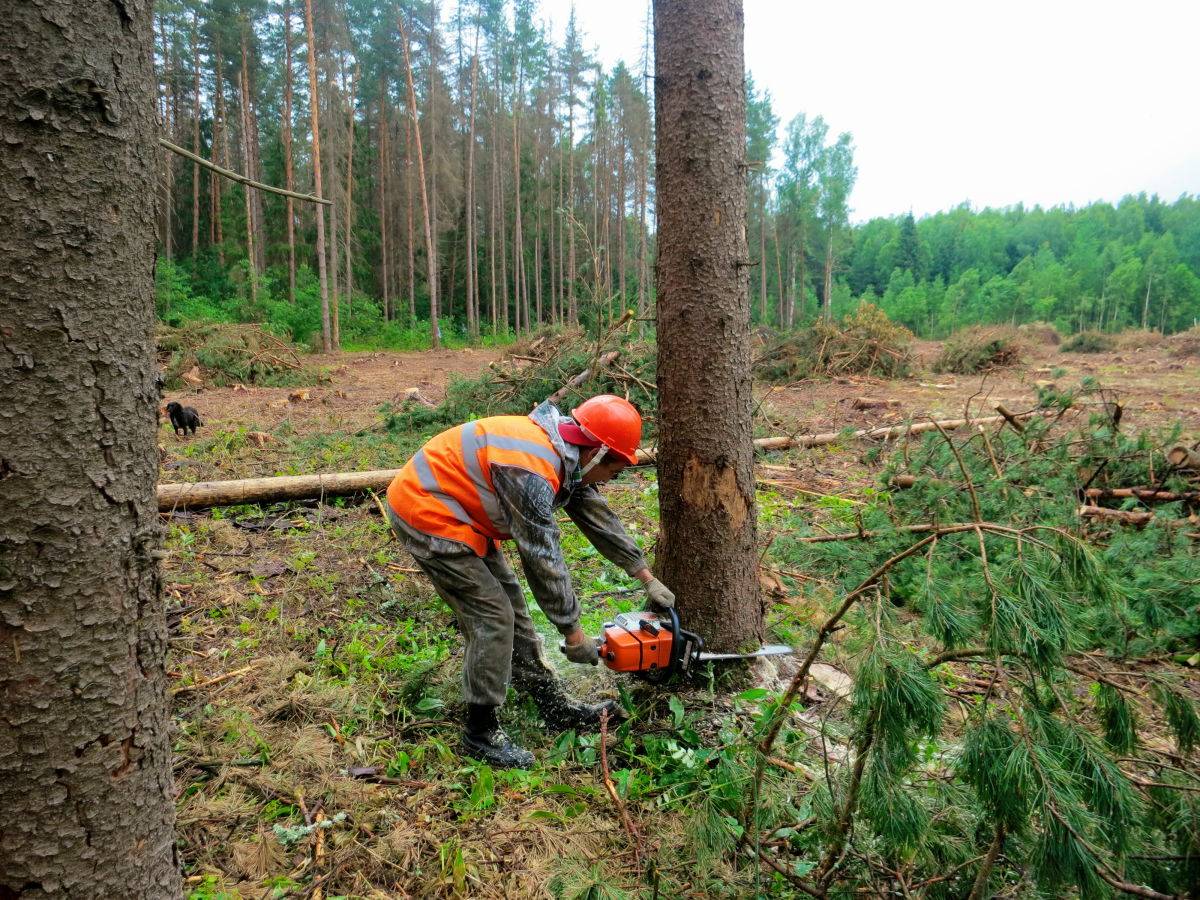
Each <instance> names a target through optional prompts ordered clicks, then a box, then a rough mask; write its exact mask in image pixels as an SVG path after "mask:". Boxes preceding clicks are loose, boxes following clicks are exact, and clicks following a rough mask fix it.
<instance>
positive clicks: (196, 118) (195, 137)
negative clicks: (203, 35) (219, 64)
mask: <svg viewBox="0 0 1200 900" xmlns="http://www.w3.org/2000/svg"><path fill="white" fill-rule="evenodd" d="M192 94H193V98H192V99H193V103H192V153H194V154H196V156H199V155H200V14H199V13H197V12H196V11H195V10H192ZM199 252H200V164H199V163H192V264H193V265H195V260H196V254H197V253H199Z"/></svg>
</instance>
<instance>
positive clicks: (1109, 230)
mask: <svg viewBox="0 0 1200 900" xmlns="http://www.w3.org/2000/svg"><path fill="white" fill-rule="evenodd" d="M443 6H444V7H445V8H444V9H443V8H442V7H443ZM156 10H157V13H156V15H157V28H156V33H157V45H156V62H157V64H158V73H159V91H158V97H159V104H158V113H159V117H160V119H161V120H162V122H163V133H164V134H165V135H166V136H168V137H169V138H170V139H171V140H173V141H174V142H175V143H177V144H181V145H184V146H186V147H188V148H190V149H192V150H193V151H194V152H198V153H199V154H200V155H202V156H204V157H205V158H208V159H212V160H213V161H214V162H217V163H219V164H221V165H224V166H227V167H229V168H234V169H244V170H247V174H249V175H250V176H251V177H253V178H256V179H258V180H261V181H266V182H269V183H273V184H279V185H287V186H292V187H294V188H295V189H297V190H300V191H305V192H307V191H313V190H315V189H316V187H317V184H320V190H321V191H322V192H323V193H324V194H325V195H326V196H328V197H329V198H331V199H332V200H333V201H334V204H335V205H334V206H333V208H332V209H330V210H328V212H327V214H326V220H325V221H324V222H319V220H318V218H317V216H316V211H315V209H314V208H313V207H312V205H311V204H307V203H296V202H291V201H288V200H285V199H284V198H282V197H278V196H274V195H265V194H263V195H260V194H259V193H258V192H254V191H251V192H250V195H249V196H246V191H245V189H244V188H242V187H241V186H240V185H235V184H231V183H228V182H224V181H222V180H221V179H218V178H214V177H212V176H210V175H209V173H208V172H207V171H205V170H203V169H201V168H200V167H199V166H196V165H193V164H192V163H189V162H186V161H185V160H181V159H179V158H178V157H174V156H172V155H170V154H167V153H165V152H164V158H163V168H162V173H161V174H162V181H161V183H160V185H159V196H160V199H161V201H162V202H161V203H160V209H161V213H160V219H159V227H158V235H159V244H160V249H161V256H162V258H163V265H162V266H161V267H160V276H161V278H160V285H161V287H162V290H160V298H159V299H160V314H162V315H164V316H165V317H169V318H172V319H175V320H179V319H182V318H189V317H194V316H198V315H200V316H210V317H218V318H228V319H254V320H265V321H268V322H270V323H272V324H273V325H274V326H275V327H278V328H281V329H287V330H290V331H291V332H292V333H293V334H294V335H295V336H296V337H297V338H300V339H304V338H306V337H308V336H310V335H311V334H312V333H313V332H314V331H316V332H320V331H324V330H326V329H325V328H324V327H323V324H324V323H323V322H322V315H321V306H322V297H323V296H327V297H328V303H329V305H330V307H331V309H330V313H331V315H330V324H329V326H328V332H329V339H330V342H331V343H334V344H336V343H337V342H338V337H339V333H340V334H341V336H343V337H344V339H345V340H346V341H347V342H351V343H354V344H360V343H363V342H366V341H370V342H377V343H378V342H382V343H397V342H398V340H399V339H400V332H407V337H406V338H405V340H406V341H412V340H413V339H414V336H415V337H417V338H419V337H420V336H421V335H422V334H423V335H424V336H425V337H426V338H427V339H432V337H433V330H432V328H431V326H430V322H429V311H430V306H431V300H434V299H435V298H436V301H437V305H438V306H439V307H440V315H441V317H442V319H443V322H442V330H443V331H444V332H446V336H447V337H452V336H454V335H455V334H457V335H458V336H459V337H460V338H462V339H472V340H473V339H477V338H478V337H480V336H481V335H487V334H490V333H496V334H505V333H510V332H513V331H527V330H529V329H531V328H534V327H536V326H537V325H538V324H540V323H554V322H561V321H577V320H580V319H584V320H591V319H594V318H596V317H597V316H599V317H601V318H605V317H609V316H611V315H614V314H616V312H617V311H618V310H620V309H621V308H623V307H626V306H636V307H637V309H638V310H639V314H640V315H642V316H643V317H647V316H648V315H649V312H650V310H649V306H650V304H651V303H652V301H653V292H654V284H653V281H654V279H653V277H652V271H653V270H652V266H653V257H654V253H655V246H654V233H653V223H652V220H653V217H654V215H655V212H654V183H653V177H652V176H653V165H654V147H653V135H652V128H651V120H650V108H651V107H650V104H651V96H650V89H651V87H652V79H648V78H646V77H645V75H646V73H647V72H648V71H649V70H650V68H651V66H652V63H651V60H650V56H651V54H650V52H649V45H648V42H647V46H646V50H645V51H644V53H643V58H642V59H639V60H636V61H630V62H629V63H621V64H618V65H616V66H615V67H614V68H613V69H612V70H611V71H607V70H605V69H604V68H603V67H602V66H601V65H599V64H598V63H597V61H596V60H594V59H593V58H591V57H590V56H589V54H588V53H587V52H586V51H585V50H584V47H585V46H586V44H587V38H586V35H585V34H583V33H582V31H581V29H580V28H579V27H578V26H577V23H576V22H575V19H574V16H572V17H571V19H570V20H569V21H568V23H567V28H566V30H565V33H564V35H563V38H562V41H561V44H556V43H555V41H554V40H553V38H552V36H551V35H550V34H549V32H548V31H547V28H546V26H545V24H544V23H543V20H542V11H541V9H540V8H539V5H538V4H537V2H536V0H513V2H509V0H470V2H463V3H460V4H438V3H431V2H429V0H312V18H313V23H312V24H313V39H314V40H313V44H314V47H313V49H314V53H313V54H312V57H311V59H312V62H311V63H310V61H309V60H310V56H309V54H308V52H307V51H308V46H307V45H308V41H307V34H306V17H305V4H304V2H302V0H158V2H157V7H156ZM401 25H403V30H402V29H401V27H400V26H401ZM402 34H403V35H404V36H403V37H402ZM406 48H407V50H408V58H409V59H410V61H411V66H412V91H411V93H410V91H409V84H408V77H407V71H408V70H407V68H406V65H405V53H404V51H405V49H406ZM314 94H315V95H316V97H317V101H318V102H317V105H316V109H315V112H316V113H317V115H316V116H314V115H313V112H314V107H313V102H312V99H313V96H314ZM314 119H316V120H319V126H320V130H319V137H320V148H319V154H318V153H317V152H316V151H317V147H316V142H315V141H314V137H316V136H317V135H316V134H314V128H313V125H314V124H315V123H314ZM746 120H747V121H746V159H747V161H748V164H747V167H746V173H745V181H746V190H747V243H748V248H749V262H750V266H751V272H750V276H751V278H750V282H751V296H752V300H753V310H754V318H755V321H757V322H759V323H765V324H770V325H774V326H783V327H794V326H796V325H799V324H801V323H803V322H804V321H807V320H811V319H812V318H814V317H816V316H817V315H822V314H823V315H841V314H843V313H845V312H846V311H848V310H849V309H851V308H853V307H854V306H856V305H857V304H858V303H859V302H861V301H863V300H868V301H870V302H876V303H879V304H880V305H881V306H882V307H883V308H884V309H885V310H886V311H887V312H888V314H889V315H891V316H893V317H894V318H896V319H898V320H899V321H902V322H904V323H905V324H906V325H908V326H909V327H911V328H913V329H915V330H916V331H918V332H919V333H921V334H923V335H927V336H934V337H937V336H942V335H944V334H946V333H948V332H949V331H951V330H953V329H954V328H956V327H958V326H961V325H963V324H968V323H973V322H1012V321H1015V322H1021V321H1027V320H1030V319H1045V320H1051V321H1053V322H1055V323H1056V324H1057V325H1059V326H1060V327H1061V328H1063V329H1064V330H1080V329H1085V328H1099V329H1105V330H1110V329H1116V328H1121V327H1129V326H1144V327H1149V328H1159V329H1164V330H1167V331H1173V330H1178V329H1182V328H1187V327H1190V326H1191V325H1192V324H1193V322H1195V321H1196V319H1197V318H1198V317H1200V199H1198V198H1196V197H1194V196H1184V197H1181V198H1180V199H1178V200H1177V201H1175V202H1174V203H1169V204H1168V203H1166V202H1163V201H1162V200H1160V199H1159V198H1157V197H1146V196H1134V197H1126V198H1125V199H1123V200H1121V201H1120V202H1119V203H1117V204H1116V205H1113V204H1109V203H1095V204H1092V205H1090V206H1086V207H1083V208H1070V207H1067V208H1053V209H1042V208H1039V207H1034V208H1031V209H1029V208H1025V207H1022V206H1015V207H1011V208H1008V209H985V210H979V211H976V210H972V209H971V208H970V207H969V206H966V205H963V206H959V207H957V208H955V209H951V210H948V211H945V212H941V213H937V214H935V215H932V216H926V217H924V218H921V219H919V220H918V219H916V218H914V217H913V216H912V214H911V213H907V214H904V213H902V214H900V215H898V216H896V217H893V218H887V219H874V220H871V221H869V222H865V223H861V224H857V225H853V226H852V225H851V224H850V222H851V214H852V212H853V209H852V200H851V193H852V190H853V187H854V182H855V176H856V174H857V172H856V168H855V164H854V153H853V145H852V139H851V136H850V135H849V134H840V135H837V136H834V135H833V134H831V133H830V130H829V126H828V125H827V124H826V122H825V120H824V119H823V118H822V117H821V116H810V115H806V114H804V113H801V114H799V115H797V116H795V117H793V118H792V119H791V120H790V121H789V122H788V123H787V124H786V126H785V127H783V128H781V127H780V120H779V117H778V116H777V114H776V111H775V110H774V108H773V105H772V101H771V96H770V94H769V92H767V91H766V90H764V89H763V88H762V87H761V86H759V85H756V84H755V83H754V81H753V79H752V78H750V77H749V76H748V77H747V103H746ZM420 157H424V159H423V162H424V170H425V171H424V174H423V175H422V173H421V168H422V165H421V162H422V160H421V159H420ZM317 159H319V160H320V167H321V170H322V171H321V178H320V180H319V181H318V179H317V178H316V177H315V176H316V173H315V172H314V170H313V162H314V160H317ZM423 195H424V197H425V201H422V196H423ZM426 210H427V213H426ZM898 212H900V211H898ZM426 221H428V224H429V239H428V240H426V235H425V223H426ZM322 237H324V240H323V241H322ZM321 243H324V245H325V249H324V254H323V260H324V265H323V266H322V265H318V250H317V247H318V245H319V244H321ZM430 260H432V262H433V264H432V265H430V264H429V263H430ZM318 275H323V276H324V277H318ZM431 288H432V289H431Z"/></svg>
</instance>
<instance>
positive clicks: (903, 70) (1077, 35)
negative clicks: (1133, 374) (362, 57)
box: [542, 0, 1200, 221]
mask: <svg viewBox="0 0 1200 900" xmlns="http://www.w3.org/2000/svg"><path fill="white" fill-rule="evenodd" d="M570 5H571V3H570V0H542V10H543V15H544V16H546V17H547V18H549V19H550V20H551V21H552V23H553V27H554V34H555V37H556V39H558V40H561V36H562V31H563V28H564V26H565V24H566V21H567V16H568V12H569V9H570ZM646 7H647V0H576V3H575V8H576V15H577V18H578V21H579V24H580V26H581V28H582V29H583V31H584V34H585V46H586V47H589V48H590V49H591V51H592V52H593V53H595V54H596V55H598V56H599V58H600V59H601V60H602V61H603V62H604V63H605V65H606V67H609V68H611V66H612V65H613V64H614V63H615V62H616V61H617V60H618V59H625V60H626V61H627V62H629V63H630V64H631V65H636V62H637V60H638V59H639V58H640V56H641V52H642V42H643V41H642V34H643V23H644V22H645V17H646ZM745 10H746V65H747V68H748V69H749V70H750V72H751V73H752V74H753V76H754V79H755V82H756V83H757V84H758V85H759V86H760V87H765V88H767V89H769V90H770V92H771V96H772V100H773V106H774V109H775V113H776V115H778V116H779V119H780V132H781V133H782V131H783V127H784V126H785V125H786V123H787V121H788V120H789V119H790V118H791V117H792V116H794V115H795V114H796V113H798V112H805V113H807V114H809V115H810V116H812V115H822V116H824V117H825V120H826V122H828V123H829V125H830V130H831V132H834V133H836V132H839V131H850V132H851V133H852V134H853V135H854V144H855V148H856V151H855V162H856V163H857V165H858V183H857V185H856V187H855V189H854V193H853V194H852V195H851V198H850V203H851V206H852V207H853V209H854V212H853V218H854V219H855V220H856V221H862V220H865V219H868V218H870V217H872V216H885V215H895V214H897V213H902V212H905V211H907V210H908V209H910V208H911V209H912V211H913V212H914V213H915V214H916V215H918V216H920V215H922V214H925V213H930V212H935V211H937V210H941V209H947V208H949V207H952V206H955V205H957V204H959V203H961V202H963V201H964V200H967V201H970V202H971V203H972V205H974V206H976V207H983V206H1007V205H1010V204H1014V203H1018V202H1024V203H1025V204H1027V205H1032V204H1035V203H1037V204H1041V205H1043V206H1053V205H1057V204H1064V203H1074V204H1077V205H1080V204H1084V203H1088V202H1090V201H1092V200H1117V199H1119V198H1120V197H1121V196H1122V195H1124V194H1127V193H1137V192H1140V191H1146V192H1148V193H1158V194H1159V195H1161V196H1162V197H1163V198H1164V199H1166V200H1168V201H1170V200H1174V199H1175V198H1176V197H1177V196H1178V195H1179V194H1181V193H1183V192H1185V191H1186V192H1188V193H1196V192H1197V191H1200V96H1198V95H1200V67H1198V66H1197V62H1198V61H1200V44H1198V41H1200V0H1137V2H1134V0H1123V2H1115V0H1091V2H1084V0H1040V2H1039V0H1004V2H1000V0H901V2H896V0H891V2H888V0H842V2H838V0H825V2H821V3H812V2H799V0H745Z"/></svg>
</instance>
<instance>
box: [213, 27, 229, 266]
mask: <svg viewBox="0 0 1200 900" xmlns="http://www.w3.org/2000/svg"><path fill="white" fill-rule="evenodd" d="M216 57H217V63H216V85H215V87H216V92H217V113H216V116H217V120H218V121H219V122H220V123H221V142H220V143H221V165H222V166H224V167H225V168H226V169H228V168H229V118H228V116H227V115H226V113H225V73H224V66H223V63H222V60H221V45H220V43H219V42H218V43H217V48H216ZM212 157H213V159H214V160H215V159H216V158H217V139H216V135H215V134H214V135H213V149H212ZM212 183H213V218H214V219H216V229H217V262H218V263H219V264H220V265H221V267H222V268H224V267H225V226H224V224H223V223H222V221H221V216H222V213H221V198H222V196H223V195H224V193H225V188H224V179H223V178H213V179H212Z"/></svg>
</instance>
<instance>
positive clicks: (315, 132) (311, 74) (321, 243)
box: [304, 0, 333, 353]
mask: <svg viewBox="0 0 1200 900" xmlns="http://www.w3.org/2000/svg"><path fill="white" fill-rule="evenodd" d="M304 31H305V37H306V38H307V42H308V96H309V109H310V113H311V116H312V156H313V182H314V183H313V187H314V188H315V189H316V192H317V196H318V197H324V196H325V195H324V194H323V193H322V192H321V186H322V185H321V117H320V113H319V110H320V108H321V104H320V102H319V101H318V98H319V96H320V95H319V94H318V93H317V49H316V38H315V36H314V34H313V11H312V0H304ZM313 206H314V207H316V208H315V209H314V210H313V213H314V214H315V215H316V217H317V247H316V251H317V280H318V281H319V282H320V284H321V349H322V350H323V351H325V352H326V353H332V352H333V331H332V329H331V325H330V321H329V281H328V276H327V274H326V272H325V207H324V206H323V205H322V204H320V203H314V204H313Z"/></svg>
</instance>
